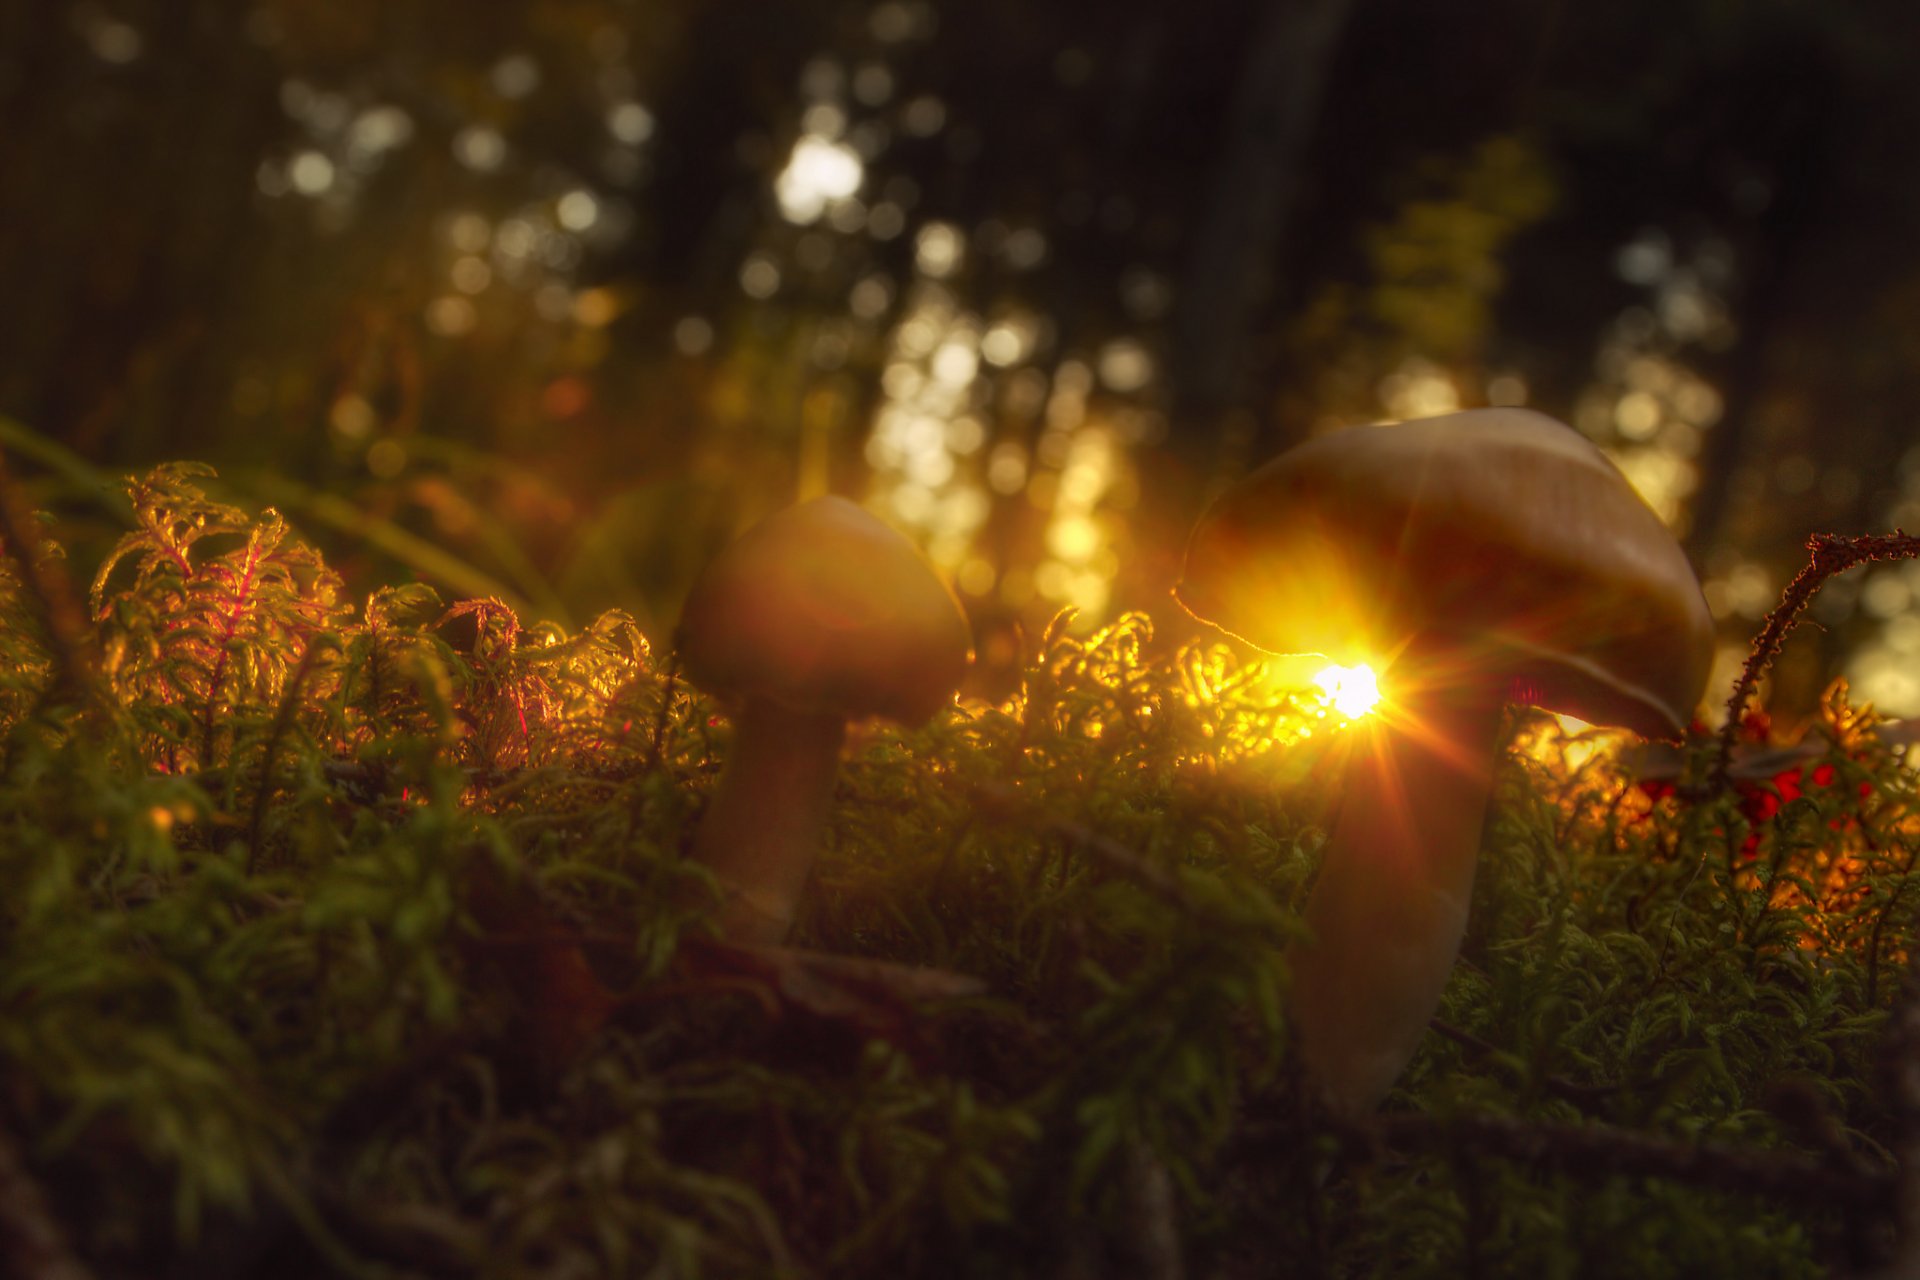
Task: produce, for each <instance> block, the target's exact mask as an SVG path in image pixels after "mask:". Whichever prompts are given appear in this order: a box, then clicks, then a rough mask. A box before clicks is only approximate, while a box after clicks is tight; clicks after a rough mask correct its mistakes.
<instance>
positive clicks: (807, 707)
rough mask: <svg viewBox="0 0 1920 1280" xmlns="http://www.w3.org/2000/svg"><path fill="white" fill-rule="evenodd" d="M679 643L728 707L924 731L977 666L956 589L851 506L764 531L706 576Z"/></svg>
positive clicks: (817, 503)
mask: <svg viewBox="0 0 1920 1280" xmlns="http://www.w3.org/2000/svg"><path fill="white" fill-rule="evenodd" d="M674 644H675V647H676V648H677V650H678V651H679V654H680V660H681V662H682V663H683V664H684V665H685V667H686V671H687V676H688V678H689V679H691V680H692V681H693V683H694V684H695V685H697V686H698V687H699V688H701V689H704V690H705V691H706V692H708V693H710V694H713V695H714V696H715V697H718V698H720V699H722V700H723V701H729V702H734V703H740V702H744V701H746V700H748V699H751V698H768V699H771V700H772V701H774V702H777V703H779V704H780V705H782V706H785V707H788V708H791V709H793V710H795V711H804V712H823V713H829V714H833V715H837V716H844V717H846V718H849V719H852V718H858V717H863V716H884V717H886V718H887V719H889V720H895V721H898V722H900V723H901V724H906V725H917V724H921V723H923V722H925V721H926V720H927V719H928V718H929V717H931V716H932V715H933V713H934V712H935V711H937V710H939V709H940V707H941V706H942V705H943V704H944V703H946V702H947V701H948V700H949V699H951V698H952V697H953V694H954V691H955V690H957V689H958V688H959V687H960V681H961V679H962V678H963V677H964V676H965V675H966V671H967V664H968V663H969V662H971V661H972V660H973V647H972V633H971V629H970V628H969V627H968V624H967V618H966V614H965V613H964V612H962V611H961V608H960V602H959V601H958V600H957V599H955V598H954V594H953V592H952V591H951V590H950V589H949V588H948V587H947V585H946V583H944V582H942V581H941V580H940V578H939V576H938V575H937V574H936V573H935V572H934V570H933V566H932V565H930V564H929V563H927V560H926V558H925V557H924V556H922V555H921V554H920V552H919V550H918V549H917V548H916V547H915V546H914V545H913V544H912V543H911V542H909V541H908V540H907V539H906V538H905V537H904V536H903V535H902V534H900V533H899V532H898V531H896V530H894V529H893V528H891V527H889V526H888V525H886V524H884V523H882V522H881V521H880V520H878V519H877V518H875V517H874V516H873V515H871V514H869V513H868V512H867V511H865V510H864V509H862V508H861V507H859V506H856V505H855V504H854V503H851V502H848V501H847V500H846V499H845V498H835V497H825V498H814V499H811V500H810V501H807V502H802V503H800V504H798V505H797V506H792V507H788V508H786V509H785V510H782V511H776V512H775V513H774V514H772V515H770V516H768V517H767V518H766V519H764V520H762V521H761V522H760V523H759V524H756V525H755V526H753V528H751V529H749V530H747V532H746V533H744V534H742V535H741V536H740V537H739V538H738V539H737V540H735V541H734V542H733V543H732V544H730V545H729V546H727V547H726V548H725V549H723V550H722V551H721V552H720V554H719V555H717V556H715V557H714V559H713V560H712V561H711V562H710V563H709V564H708V565H707V567H706V569H705V571H704V572H703V573H702V574H701V576H700V580H699V581H698V582H696V583H695V584H694V588H693V591H692V593H691V594H690V595H689V596H688V597H687V602H686V604H685V606H684V607H683V608H682V609H681V612H680V624H679V626H678V627H677V628H676V630H675V633H674Z"/></svg>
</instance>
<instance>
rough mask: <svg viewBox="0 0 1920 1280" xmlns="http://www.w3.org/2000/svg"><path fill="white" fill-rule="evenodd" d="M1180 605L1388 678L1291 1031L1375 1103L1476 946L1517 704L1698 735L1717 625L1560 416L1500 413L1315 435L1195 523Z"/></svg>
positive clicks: (1345, 806) (1243, 631) (1316, 896)
mask: <svg viewBox="0 0 1920 1280" xmlns="http://www.w3.org/2000/svg"><path fill="white" fill-rule="evenodd" d="M1175 594H1176V595H1177V597H1178V598H1179V600H1180V602H1181V603H1182V604H1183V605H1185V606H1186V608H1187V609H1188V611H1189V612H1191V613H1192V614H1193V615H1194V616H1195V617H1197V618H1199V619H1201V620H1202V621H1205V622H1210V623H1212V624H1214V625H1215V626H1217V627H1219V628H1221V629H1222V630H1224V631H1226V632H1228V633H1230V634H1232V635H1235V636H1238V637H1240V638H1241V639H1243V640H1245V641H1247V642H1248V643H1250V644H1252V645H1254V646H1256V647H1258V648H1261V649H1265V650H1268V651H1271V652H1276V653H1318V654H1323V655H1325V656H1326V657H1328V658H1330V659H1332V660H1333V661H1335V662H1339V663H1343V664H1346V665H1356V664H1360V663H1367V664H1371V665H1372V666H1374V667H1375V668H1376V669H1380V668H1384V669H1385V670H1384V674H1383V676H1382V686H1383V688H1384V689H1385V690H1386V692H1387V697H1386V700H1385V701H1384V702H1383V704H1382V706H1381V707H1380V709H1379V710H1377V711H1376V712H1375V713H1374V714H1373V715H1372V716H1370V717H1368V719H1366V720H1364V721H1362V722H1361V723H1360V725H1359V726H1357V731H1358V732H1359V733H1360V734H1362V735H1363V736H1362V738H1361V739H1360V740H1359V741H1357V742H1356V743H1355V751H1354V754H1353V756H1352V757H1351V760H1350V763H1349V764H1348V766H1347V773H1346V778H1345V785H1344V788H1343V792H1342V798H1341V800H1340V807H1339V812H1338V814H1337V816H1336V818H1335V820H1334V825H1333V829H1332V831H1331V832H1330V833H1329V836H1328V840H1327V844H1326V849H1325V854H1324V858H1323V861H1322V864H1321V868H1320V874H1319V878H1318V880H1317V881H1316V882H1315V884H1314V887H1313V891H1312V894H1311V896H1310V898H1309V900H1308V903H1307V908H1306V919H1307V923H1308V925H1309V926H1310V928H1311V930H1312V937H1311V940H1310V941H1307V942H1305V943H1302V944H1300V945H1298V946H1297V947H1296V948H1295V949H1294V951H1293V953H1292V955H1291V957H1290V959H1291V964H1292V969H1293V997H1292V1015H1293V1019H1294V1024H1295V1026H1296V1028H1297V1031H1298V1034H1299V1043H1300V1051H1301V1055H1302V1060H1303V1063H1304V1067H1305V1070H1306V1073H1307V1076H1308V1078H1309V1079H1310V1080H1311V1081H1312V1082H1313V1084H1314V1086H1315V1087H1316V1089H1317V1091H1318V1092H1319V1093H1320V1095H1321V1097H1322V1098H1323V1100H1324V1101H1325V1102H1327V1103H1328V1104H1329V1105H1330V1106H1332V1107H1333V1108H1335V1109H1336V1110H1339V1111H1343V1112H1346V1113H1349V1114H1357V1113H1364V1112H1365V1111H1368V1110H1370V1109H1372V1108H1373V1107H1374V1106H1376V1105H1378V1103H1379V1101H1380V1099H1382V1098H1383V1097H1385V1095H1386V1092H1387V1090H1388V1089H1389V1088H1391V1087H1392V1085H1393V1082H1394V1080H1395V1079H1396V1078H1397V1077H1398V1076H1399V1074H1400V1072H1401V1069H1402V1068H1403V1067H1404V1066H1405V1065H1406V1063H1407V1060H1408V1059H1409V1058H1411V1057H1412V1056H1413V1051H1414V1048H1415V1047H1416V1045H1417V1044H1418V1043H1419V1040H1420V1037H1421V1035H1422V1033H1423V1032H1424V1031H1425V1029H1426V1027H1427V1024H1428V1021H1429V1019H1430V1018H1431V1017H1432V1016H1433V1011H1434V1009H1435V1007H1436V1006H1437V1005H1438V1004H1439V1000H1440V993H1441V990H1442V988H1443V987H1444V986H1445V985H1446V981H1447V975H1448V973H1449V971H1450V970H1451V969H1452V966H1453V962H1454V959H1455V956H1456V955H1457V953H1458V951H1459V947H1460V938H1461V935H1462V933H1463V931H1464V929H1465V926H1466V920H1467V907H1468V903H1469V901H1470V900H1471V898H1472V893H1473V873H1474V863H1475V860H1476V859H1477V857H1478V854H1479V849H1480V839H1481V828H1482V825H1483V822H1484V817H1485V811H1486V803H1487V797H1488V793H1489V791H1490V789H1491V785H1492V776H1493V762H1494V752H1495V749H1496V746H1497V741H1496V739H1497V736H1498V732H1499V724H1500V714H1501V708H1502V706H1503V705H1504V704H1505V703H1507V702H1509V701H1516V702H1522V703H1528V704H1531V705H1534V706H1539V707H1544V708H1546V709H1548V710H1552V711H1557V712H1561V713H1565V714H1569V715H1573V716H1577V717H1579V718H1580V719H1582V720H1586V721H1589V722H1591V723H1593V724H1596V725H1607V726H1617V727H1620V728H1625V729H1630V730H1632V731H1634V732H1635V733H1639V734H1641V735H1643V736H1647V737H1667V738H1672V737H1678V736H1679V735H1680V733H1681V731H1682V729H1683V727H1684V726H1685V724H1686V722H1687V720H1688V719H1689V717H1690V716H1691V715H1692V713H1693V710H1694V708H1695V706H1696V704H1697V703H1698V701H1699V698H1700V695H1701V692H1702V691H1703V689H1704V688H1705V685H1706V678H1707V668H1708V664H1709V662H1710V660H1711V658H1712V654H1713V619H1712V616H1711V615H1710V614H1709V613H1708V610H1707V605H1706V601H1705V599H1704V598H1703V597H1702V595H1701V592H1700V585H1699V583H1698V581H1697V580H1696V579H1695V577H1694V574H1693V571H1692V569H1691V568H1690V567H1689V566H1688V563H1687V559H1686V556H1685V555H1684V553H1682V551H1681V549H1680V547H1679V545H1678V544H1677V543H1676V542H1675V541H1674V538H1673V535H1672V534H1671V533H1669V532H1668V531H1667V529H1666V527H1665V526H1664V525H1663V524H1662V523H1661V522H1660V519H1659V517H1657V516H1656V515H1654V513H1653V511H1652V510H1651V509H1650V508H1648V506H1647V505H1646V503H1645V502H1644V501H1642V500H1641V498H1640V497H1639V495H1638V494H1636V493H1635V492H1634V490H1633V488H1632V486H1631V485H1629V484H1628V483H1627V481H1626V479H1625V478H1624V477H1623V476H1622V475H1621V474H1620V472H1619V471H1618V470H1617V469H1616V468H1615V467H1614V465H1613V464H1612V463H1611V462H1609V461H1608V460H1607V459H1606V457H1605V456H1604V455H1603V454H1602V453H1601V452H1600V451H1599V450H1598V449H1597V448H1595V447H1594V446H1593V445H1592V444H1591V443H1589V442H1588V441H1587V440H1586V439H1585V438H1584V437H1582V436H1581V435H1579V434H1578V433H1576V432H1574V431H1573V430H1571V429H1570V428H1568V427H1566V426H1563V425H1562V424H1560V423H1558V422H1555V421H1554V420H1553V419H1551V418H1548V417H1545V416H1543V415H1541V414H1538V413H1533V412H1530V411H1527V410H1522V409H1479V410H1473V411H1470V412H1466V413H1457V414H1450V415H1448V416H1446V417H1441V418H1430V419H1427V420H1424V421H1418V422H1408V423H1401V424H1397V425H1383V426H1365V427H1352V428H1348V429H1346V430H1343V431H1338V432H1335V433H1332V434H1330V435H1326V436H1322V437H1319V438H1317V439H1314V440H1311V441H1309V442H1307V443H1306V444H1303V445H1301V446H1299V447H1298V448H1295V449H1293V450H1291V451H1290V452H1288V453H1286V454H1283V455H1281V456H1280V457H1278V458H1276V459H1274V460H1273V461H1272V462H1270V463H1268V464H1267V465H1265V466H1264V467H1261V468H1260V469H1259V470H1257V471H1255V472H1253V473H1252V474H1251V475H1249V476H1248V477H1247V478H1246V479H1245V480H1243V481H1242V482H1241V483H1240V484H1238V485H1237V486H1235V487H1234V488H1233V489H1232V490H1230V491H1229V492H1227V493H1226V494H1225V495H1224V496H1222V497H1221V498H1220V499H1219V501H1218V502H1216V503H1215V504H1214V505H1213V507H1212V508H1211V509H1210V510H1209V511H1208V512H1207V513H1206V514H1205V516H1203V517H1202V519H1201V520H1200V523H1199V524H1198V525H1197V526H1196V527H1195V529H1194V532H1193V536H1192V539H1191V541H1190V542H1189V544H1188V548H1187V559H1186V568H1185V573H1184V578H1183V580H1182V582H1181V583H1180V585H1179V586H1178V587H1177V588H1176V591H1175Z"/></svg>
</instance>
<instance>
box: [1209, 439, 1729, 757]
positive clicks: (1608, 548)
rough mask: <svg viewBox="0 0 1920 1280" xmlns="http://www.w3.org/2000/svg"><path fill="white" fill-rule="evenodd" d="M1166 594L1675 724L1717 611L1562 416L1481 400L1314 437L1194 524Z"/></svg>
mask: <svg viewBox="0 0 1920 1280" xmlns="http://www.w3.org/2000/svg"><path fill="white" fill-rule="evenodd" d="M1175 594H1176V595H1177V596H1178V598H1179V600H1180V602H1181V603H1182V604H1183V605H1185V606H1186V608H1187V610H1188V611H1189V612H1191V613H1192V614H1193V615H1194V616H1196V617H1198V618H1200V619H1201V620H1202V621H1206V622H1211V623H1213V624H1214V625H1216V626H1218V627H1219V628H1221V629H1222V630H1224V631H1227V632H1229V633H1231V634H1233V635H1237V636H1239V637H1240V638H1242V639H1244V640H1246V641H1247V642H1248V643H1250V644H1253V645H1256V646H1258V647H1259V648H1262V649H1266V650H1269V651H1271V652H1276V653H1321V654H1325V655H1327V656H1328V657H1330V658H1333V659H1335V660H1337V661H1346V662H1353V661H1367V660H1372V661H1376V662H1377V661H1379V660H1380V659H1381V658H1383V657H1385V656H1388V655H1391V654H1394V653H1396V652H1399V651H1400V650H1401V649H1403V648H1404V647H1406V646H1408V645H1411V644H1416V643H1417V644H1419V646H1420V647H1421V648H1422V649H1423V650H1424V651H1426V652H1431V651H1432V650H1433V648H1434V647H1435V645H1436V644H1439V645H1442V646H1446V647H1447V648H1448V650H1449V662H1450V663H1457V664H1459V667H1458V669H1459V671H1460V672H1461V673H1462V674H1472V675H1475V676H1483V677H1484V676H1497V677H1498V678H1501V679H1504V680H1506V681H1508V682H1509V684H1510V685H1511V686H1512V696H1514V697H1515V698H1517V699H1518V700H1521V701H1525V702H1529V703H1532V704H1534V705H1537V706H1542V707H1546V708H1548V709H1550V710H1554V711H1560V712H1566V713H1568V714H1571V715H1575V716H1578V717H1580V718H1581V719H1583V720H1587V721H1589V722H1591V723H1594V724H1603V725H1617V726H1621V727H1624V728H1628V729H1632V730H1634V731H1635V732H1637V733H1640V734H1642V735H1644V736H1647V737H1671V736H1678V734H1679V733H1680V732H1681V730H1682V728H1683V727H1684V726H1685V725H1686V723H1687V721H1688V719H1689V718H1690V717H1691V716H1692V714H1693V711H1694V708H1695V705H1696V704H1697V703H1698V701H1699V698H1700V694H1701V692H1702V691H1703V689H1704V688H1705V685H1706V678H1707V668H1708V665H1709V664H1710V662H1711V660H1712V657H1713V618H1712V615H1711V614H1710V613H1709V612H1708V610H1707V604H1706V600H1705V599H1704V598H1703V597H1702V595H1701V592H1700V584H1699V582H1698V581H1697V580H1696V579H1695V577H1694V574H1693V570H1692V568H1691V566H1690V565H1688V563H1687V558H1686V555H1685V554H1684V553H1683V552H1682V551H1681V549H1680V546H1679V544H1678V543H1677V542H1675V541H1674V538H1673V535H1672V534H1671V533H1669V532H1668V531H1667V528H1666V526H1665V525H1663V524H1662V523H1661V521H1660V518H1659V517H1658V516H1656V515H1655V514H1654V513H1653V511H1652V510H1651V509H1650V508H1649V507H1648V506H1647V504H1646V503H1645V502H1644V501H1643V500H1642V499H1641V498H1640V496H1639V494H1637V493H1635V492H1634V490H1633V487H1632V486H1631V485H1630V484H1628V482H1627V480H1626V478H1625V477H1624V476H1622V475H1621V474H1620V472H1619V470H1618V469H1617V468H1616V467H1615V466H1614V465H1613V464H1612V463H1611V462H1610V461H1608V460H1607V458H1606V456H1605V455H1604V454H1602V453H1601V452H1600V450H1598V449H1597V448H1595V447H1594V446H1593V444H1592V443H1590V442H1589V441H1588V440H1587V439H1586V438H1585V437H1584V436H1581V435H1580V434H1579V433H1577V432H1575V431H1574V430H1573V429H1572V428H1570V427H1567V426H1564V425H1562V424H1561V423H1558V422H1556V421H1554V420H1553V419H1552V418H1549V417H1546V416H1545V415H1543V414H1538V413H1534V412H1531V411H1529V410H1525V409H1476V410H1472V411H1469V412H1466V413H1456V414H1449V415H1447V416H1446V417H1441V418H1429V419H1425V420H1423V421H1418V422H1407V423H1399V424H1393V425H1383V426H1365V427H1350V428H1348V429H1346V430H1343V431H1338V432H1334V433H1332V434H1330V435H1326V436H1322V437H1319V438H1317V439H1314V440H1311V441H1308V442H1307V443H1306V444H1303V445H1301V446H1299V447H1298V448H1296V449H1293V450H1291V451H1290V452H1288V453H1285V454H1283V455H1281V456H1280V457H1278V458H1276V459H1274V460H1273V461H1272V462H1270V463H1268V464H1267V465H1266V466H1264V467H1261V468H1260V469H1259V470H1257V471H1255V472H1253V474H1251V475H1249V476H1248V477H1247V478H1246V479H1245V480H1243V481H1242V482H1241V483H1240V484H1238V485H1236V486H1235V487H1234V488H1233V489H1232V490H1230V491H1229V492H1228V493H1227V494H1225V495H1224V496H1223V497H1221V498H1220V500H1219V501H1218V502H1216V503H1215V504H1214V505H1213V507H1212V508H1211V509H1210V510H1209V511H1208V512H1207V513H1206V515H1204V516H1203V517H1202V518H1201V520H1200V523H1199V524H1198V525H1197V526H1195V528H1194V531H1193V537H1192V539H1191V541H1190V542H1189V544H1188V547H1187V561H1186V570H1185V576H1184V579H1183V580H1182V582H1181V583H1180V585H1179V586H1178V587H1177V588H1176V589H1175Z"/></svg>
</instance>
